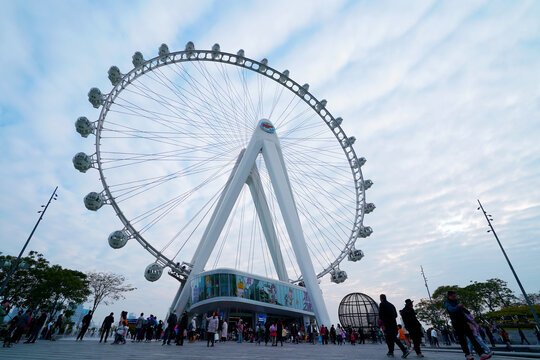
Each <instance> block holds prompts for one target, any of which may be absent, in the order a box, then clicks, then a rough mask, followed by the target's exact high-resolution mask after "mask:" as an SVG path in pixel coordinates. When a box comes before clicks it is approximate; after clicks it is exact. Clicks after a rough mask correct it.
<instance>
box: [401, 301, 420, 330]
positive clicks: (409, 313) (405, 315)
mask: <svg viewBox="0 0 540 360" xmlns="http://www.w3.org/2000/svg"><path fill="white" fill-rule="evenodd" d="M401 318H402V319H403V324H405V329H407V331H409V333H410V334H413V333H415V334H418V333H422V324H420V321H418V319H417V318H416V312H415V311H414V309H413V308H411V307H409V306H405V307H404V308H403V310H401Z"/></svg>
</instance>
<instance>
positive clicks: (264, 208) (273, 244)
mask: <svg viewBox="0 0 540 360" xmlns="http://www.w3.org/2000/svg"><path fill="white" fill-rule="evenodd" d="M247 184H248V186H249V190H250V192H251V197H252V198H253V203H254V204H255V209H256V210H257V215H258V216H259V221H260V223H261V228H262V231H263V234H264V237H265V238H266V243H267V245H268V249H269V250H270V256H271V257H272V261H273V262H274V267H275V268H276V272H277V275H278V278H279V280H281V281H285V282H288V281H289V276H288V275H287V269H286V268H285V261H284V260H283V254H282V253H281V248H280V246H279V241H278V238H277V234H276V229H275V227H274V222H273V221H272V214H271V213H270V208H269V207H268V202H267V201H266V196H265V194H264V189H263V186H262V182H261V177H260V175H259V170H258V169H257V165H256V164H253V169H252V170H251V173H250V174H249V176H248V179H247Z"/></svg>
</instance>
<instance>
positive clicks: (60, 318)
mask: <svg viewBox="0 0 540 360" xmlns="http://www.w3.org/2000/svg"><path fill="white" fill-rule="evenodd" d="M62 326H64V314H60V315H58V318H56V322H55V323H54V326H53V327H52V331H51V335H50V337H49V339H50V340H51V341H56V335H58V333H59V332H60V330H62Z"/></svg>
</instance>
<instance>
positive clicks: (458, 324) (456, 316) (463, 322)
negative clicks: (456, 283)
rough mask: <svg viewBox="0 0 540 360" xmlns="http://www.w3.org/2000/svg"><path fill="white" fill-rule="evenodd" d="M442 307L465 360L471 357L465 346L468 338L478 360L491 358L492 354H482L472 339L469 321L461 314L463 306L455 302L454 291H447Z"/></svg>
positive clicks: (480, 347)
mask: <svg viewBox="0 0 540 360" xmlns="http://www.w3.org/2000/svg"><path fill="white" fill-rule="evenodd" d="M444 307H445V308H446V310H447V311H448V314H449V315H450V320H451V321H452V326H453V327H454V331H455V333H456V335H457V336H458V339H459V344H460V345H461V350H463V353H464V354H465V357H466V359H467V360H472V359H473V356H472V355H471V352H470V351H469V347H468V346H467V340H466V338H469V341H470V342H471V344H472V346H473V347H474V350H475V351H476V353H477V354H478V355H480V360H485V359H489V358H491V356H492V353H491V352H490V353H488V354H486V353H485V352H484V349H483V348H482V346H481V345H480V344H479V343H478V341H476V338H475V337H474V335H473V333H472V330H471V328H470V326H469V321H468V319H467V317H466V316H465V313H464V312H463V308H464V306H463V304H461V303H459V302H458V301H457V294H456V292H455V291H452V290H449V291H448V293H447V295H446V302H445V303H444Z"/></svg>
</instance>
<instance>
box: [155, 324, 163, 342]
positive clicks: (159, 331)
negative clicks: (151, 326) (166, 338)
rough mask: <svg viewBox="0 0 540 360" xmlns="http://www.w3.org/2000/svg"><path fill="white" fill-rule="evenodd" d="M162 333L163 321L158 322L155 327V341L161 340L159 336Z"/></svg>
mask: <svg viewBox="0 0 540 360" xmlns="http://www.w3.org/2000/svg"><path fill="white" fill-rule="evenodd" d="M162 333H163V321H162V320H159V322H158V324H157V326H156V341H160V340H161V334H162Z"/></svg>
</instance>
